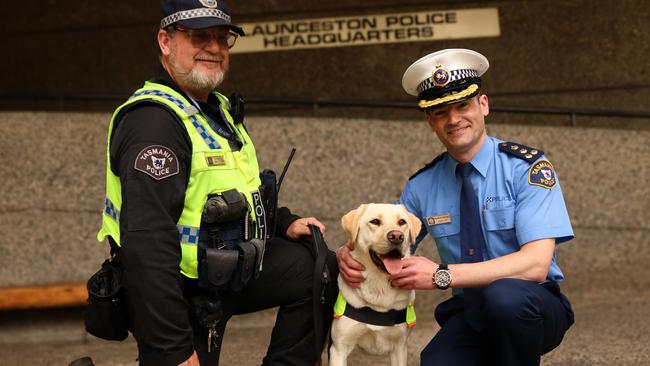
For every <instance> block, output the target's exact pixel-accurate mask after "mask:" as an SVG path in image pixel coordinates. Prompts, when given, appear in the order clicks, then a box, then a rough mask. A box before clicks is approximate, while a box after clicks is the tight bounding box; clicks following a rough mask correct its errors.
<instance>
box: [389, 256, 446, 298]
mask: <svg viewBox="0 0 650 366" xmlns="http://www.w3.org/2000/svg"><path fill="white" fill-rule="evenodd" d="M437 268H438V264H437V263H435V262H433V261H431V260H429V259H427V258H425V257H420V256H414V257H410V258H405V259H403V260H402V271H401V272H400V273H398V274H395V275H391V276H390V279H391V284H392V285H393V286H397V287H401V288H405V289H409V290H427V289H434V288H435V286H434V284H433V281H432V277H433V273H434V272H435V271H436V269H437Z"/></svg>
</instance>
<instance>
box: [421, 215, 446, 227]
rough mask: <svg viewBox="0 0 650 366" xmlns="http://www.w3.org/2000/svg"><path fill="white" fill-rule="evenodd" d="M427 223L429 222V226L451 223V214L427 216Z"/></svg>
mask: <svg viewBox="0 0 650 366" xmlns="http://www.w3.org/2000/svg"><path fill="white" fill-rule="evenodd" d="M427 224H429V226H433V225H440V224H451V214H444V215H437V216H429V217H427Z"/></svg>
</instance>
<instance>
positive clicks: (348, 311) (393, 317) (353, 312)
mask: <svg viewBox="0 0 650 366" xmlns="http://www.w3.org/2000/svg"><path fill="white" fill-rule="evenodd" d="M343 315H345V316H347V317H348V318H350V319H354V320H356V321H359V322H362V323H366V324H372V325H386V326H392V325H396V324H402V323H406V309H403V310H389V311H387V312H383V313H382V312H379V311H375V310H372V309H371V308H369V307H367V306H364V307H362V308H355V307H352V306H350V304H347V305H346V306H345V312H343Z"/></svg>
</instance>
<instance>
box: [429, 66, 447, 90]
mask: <svg viewBox="0 0 650 366" xmlns="http://www.w3.org/2000/svg"><path fill="white" fill-rule="evenodd" d="M431 82H433V85H435V86H445V85H447V83H449V71H447V69H445V68H444V67H443V66H442V65H436V69H435V70H434V71H433V74H432V75H431Z"/></svg>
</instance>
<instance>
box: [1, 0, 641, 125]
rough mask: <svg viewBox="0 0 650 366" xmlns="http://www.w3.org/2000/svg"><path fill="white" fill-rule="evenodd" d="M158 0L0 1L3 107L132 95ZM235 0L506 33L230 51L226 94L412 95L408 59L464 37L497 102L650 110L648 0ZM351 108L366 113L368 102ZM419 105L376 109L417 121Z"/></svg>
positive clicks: (106, 106)
mask: <svg viewBox="0 0 650 366" xmlns="http://www.w3.org/2000/svg"><path fill="white" fill-rule="evenodd" d="M160 4H161V1H160V0H140V1H137V2H134V1H122V2H115V3H114V4H111V6H106V3H104V2H101V1H89V2H83V3H80V2H79V1H74V0H56V1H48V2H42V1H37V2H9V1H6V2H2V4H0V13H2V14H11V16H10V17H7V18H6V19H4V20H3V22H2V23H1V24H0V39H2V40H3V44H4V46H3V47H4V49H5V50H8V52H6V54H5V57H3V58H2V59H1V60H0V65H1V66H2V67H3V69H4V70H8V71H9V72H6V73H4V74H3V77H2V79H1V80H0V96H2V95H7V96H12V95H13V97H6V98H2V97H0V109H4V110H7V109H11V110H17V109H19V110H35V109H36V110H42V109H48V110H58V109H64V110H71V109H74V110H85V111H87V110H98V109H99V110H104V111H108V110H110V109H112V108H113V107H114V106H115V105H116V103H117V100H108V101H107V100H103V101H102V100H97V99H93V98H96V97H100V99H101V97H103V96H118V97H119V96H127V95H129V93H131V92H132V90H133V89H134V88H135V87H137V86H139V85H140V84H141V83H142V80H144V79H146V78H149V77H151V76H152V74H153V71H154V67H155V65H156V60H157V58H156V55H157V46H156V44H155V34H156V31H157V24H158V22H159V18H160V16H159V14H160V13H159V10H158V9H159V8H160ZM230 5H231V7H232V9H233V16H234V19H235V21H236V22H240V23H244V22H246V23H248V22H265V21H278V20H291V19H307V18H325V17H335V16H339V17H341V16H352V15H368V14H381V13H401V12H419V11H440V10H454V9H467V8H482V7H495V8H497V9H498V12H499V23H500V28H501V35H500V36H499V37H492V38H473V39H457V40H442V41H430V42H407V43H397V44H385V45H381V46H356V47H338V48H325V49H312V50H298V51H286V52H265V53H253V54H238V55H232V60H231V61H232V62H231V69H232V70H231V71H232V72H231V74H230V75H229V77H228V78H227V80H226V83H225V85H224V86H223V90H224V91H226V92H227V93H229V92H231V91H233V90H239V91H240V92H242V94H243V95H244V96H248V97H263V96H264V97H290V98H307V99H316V98H319V99H324V100H328V99H354V100H371V101H377V100H401V101H410V100H412V98H411V97H409V96H408V95H406V93H404V92H403V90H402V88H401V86H400V81H401V77H402V74H403V72H404V70H405V69H406V67H407V66H408V65H410V64H411V63H412V62H413V61H414V60H416V59H417V58H419V57H421V56H423V55H425V54H428V53H430V52H432V51H434V50H437V49H442V48H449V47H465V48H472V49H476V50H478V51H480V52H482V53H484V54H485V55H486V56H487V57H488V59H489V60H490V63H491V68H490V70H489V71H488V72H487V74H486V75H485V77H484V81H485V82H484V87H485V90H486V91H487V92H488V93H489V95H490V96H491V97H492V98H493V102H494V103H493V105H516V106H546V107H572V108H591V109H618V110H634V111H647V107H646V102H647V98H648V95H650V72H648V62H647V55H648V54H649V53H650V37H649V36H648V35H649V34H650V23H648V22H647V21H646V20H647V19H648V18H650V7H648V6H647V2H646V1H645V0H622V1H621V0H597V1H593V0H572V1H566V0H545V1H539V0H501V1H467V0H462V1H459V0H457V1H442V0H430V1H422V0H399V1H396V0H365V1H362V2H361V1H354V0H338V1H325V2H323V1H317V0H287V1H268V0H250V1H230ZM17 95H22V96H23V97H16V96H17ZM34 95H48V96H51V97H52V98H53V99H38V98H34V97H33V96H34ZM65 96H68V97H71V98H68V99H66V98H65ZM75 98H76V99H75ZM87 98H91V99H87ZM277 112H278V111H277V110H275V111H273V112H270V113H275V115H277ZM308 112H310V111H308ZM280 113H282V111H280ZM345 113H346V114H345V115H346V116H352V117H364V118H365V117H366V116H367V113H369V111H368V110H367V109H366V110H346V111H345ZM416 113H417V112H415V110H413V111H400V113H399V114H390V113H389V114H386V113H383V112H382V113H378V114H376V117H377V118H380V119H386V116H387V115H388V116H389V118H391V119H392V118H403V119H415V118H417V114H416ZM518 122H519V123H521V121H518ZM622 123H626V121H620V122H618V126H621V124H622Z"/></svg>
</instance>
